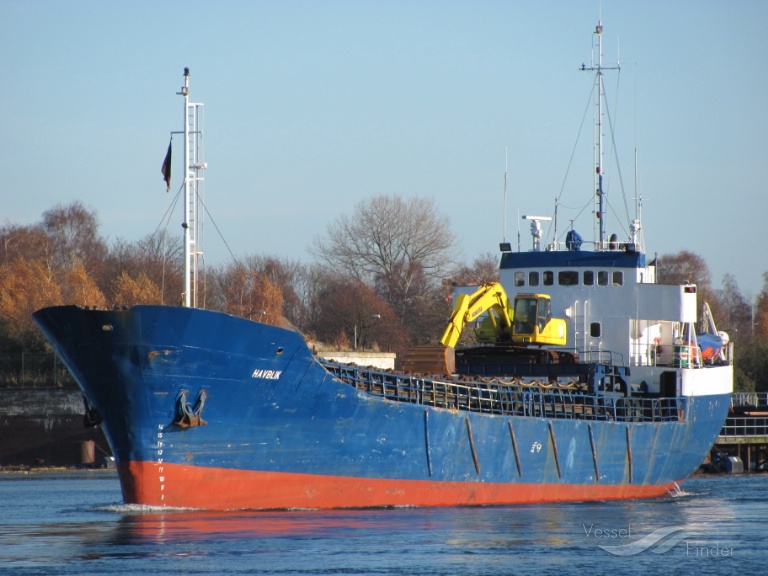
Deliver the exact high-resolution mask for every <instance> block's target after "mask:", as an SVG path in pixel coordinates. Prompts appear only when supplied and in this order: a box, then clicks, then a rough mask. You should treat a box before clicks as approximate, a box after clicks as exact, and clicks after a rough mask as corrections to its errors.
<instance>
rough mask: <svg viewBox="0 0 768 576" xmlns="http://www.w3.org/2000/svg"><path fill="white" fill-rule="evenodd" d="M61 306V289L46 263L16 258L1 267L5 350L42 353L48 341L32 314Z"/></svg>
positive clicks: (0, 302)
mask: <svg viewBox="0 0 768 576" xmlns="http://www.w3.org/2000/svg"><path fill="white" fill-rule="evenodd" d="M61 303H62V300H61V291H60V289H59V286H58V284H56V282H55V281H54V279H53V277H52V275H51V274H50V271H49V270H48V268H47V267H46V266H45V264H44V263H43V262H40V261H28V260H25V259H23V258H17V259H15V260H14V261H13V262H11V263H9V264H2V265H0V324H1V325H2V334H3V339H4V340H5V343H4V347H5V348H6V350H7V349H9V348H13V347H18V348H19V349H21V350H27V351H35V350H42V349H43V348H44V346H45V344H44V342H45V340H44V338H43V335H42V333H41V332H40V331H39V330H38V329H37V327H36V325H35V324H34V321H33V320H32V313H33V312H35V311H37V310H39V309H40V308H44V307H46V306H55V305H58V304H61Z"/></svg>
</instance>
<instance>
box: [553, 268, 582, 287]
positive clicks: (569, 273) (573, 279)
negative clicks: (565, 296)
mask: <svg viewBox="0 0 768 576" xmlns="http://www.w3.org/2000/svg"><path fill="white" fill-rule="evenodd" d="M557 283H558V284H560V286H575V285H577V284H578V283H579V273H578V272H576V271H574V270H565V271H563V272H558V273H557Z"/></svg>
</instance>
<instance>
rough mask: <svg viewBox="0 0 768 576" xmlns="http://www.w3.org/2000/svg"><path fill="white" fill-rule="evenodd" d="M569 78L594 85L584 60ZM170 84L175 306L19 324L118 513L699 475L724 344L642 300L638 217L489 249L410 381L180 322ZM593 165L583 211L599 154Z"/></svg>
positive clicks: (575, 496) (703, 316) (611, 494)
mask: <svg viewBox="0 0 768 576" xmlns="http://www.w3.org/2000/svg"><path fill="white" fill-rule="evenodd" d="M601 33H602V26H601V25H598V27H597V28H596V30H595V34H596V36H597V41H598V43H599V42H600V41H601ZM598 54H602V50H598ZM582 68H583V69H587V68H586V67H584V66H582ZM588 70H591V71H593V72H595V74H596V76H597V77H598V81H597V82H598V84H599V85H600V86H602V82H601V79H600V76H601V75H602V74H603V71H604V70H605V68H604V67H603V66H602V62H601V61H598V62H597V63H593V64H592V66H590V68H588ZM184 79H185V81H184V86H183V87H182V90H181V92H180V94H181V95H183V96H184V106H185V109H184V120H185V122H184V140H185V160H184V165H185V167H186V169H185V170H186V173H185V178H184V187H185V201H184V202H185V211H186V220H185V225H184V233H185V270H186V275H185V294H184V305H180V306H160V305H138V306H134V307H132V308H128V309H119V310H94V309H87V308H82V307H78V306H56V307H50V308H44V309H42V310H39V311H37V312H36V313H35V314H34V319H35V321H36V322H37V324H38V325H39V327H40V328H41V329H42V331H43V332H44V334H45V335H46V337H47V338H48V340H49V341H50V343H51V344H52V346H53V347H54V349H55V350H56V352H57V353H58V354H59V355H60V357H61V358H62V360H63V361H64V363H65V364H66V366H67V367H68V369H69V370H70V371H71V373H72V375H73V376H74V378H75V380H76V381H77V383H78V385H79V386H80V388H81V389H82V391H83V393H84V395H85V397H86V398H87V401H88V405H89V415H90V416H91V418H92V420H94V421H99V422H101V426H102V427H103V430H104V432H105V435H106V438H107V440H108V442H109V445H110V447H111V449H112V452H113V455H114V457H115V460H116V463H117V469H118V473H119V478H120V483H121V487H122V494H123V498H124V500H125V502H126V503H135V504H144V505H151V506H162V507H183V508H199V509H212V510H227V509H327V508H358V507H395V506H466V505H510V504H526V503H543V502H558V501H582V500H612V499H630V498H647V497H658V496H663V495H665V494H666V493H668V492H669V491H671V490H674V489H675V487H676V486H677V485H678V484H679V483H680V482H682V481H683V480H685V478H686V477H688V476H689V475H690V474H692V473H693V472H694V471H695V470H696V469H697V467H698V466H699V465H700V464H701V462H702V460H703V459H704V457H705V455H706V454H707V453H708V451H709V450H710V448H711V447H712V445H713V443H714V441H715V439H716V438H717V436H718V433H719V431H720V429H721V427H722V425H723V422H724V420H725V417H726V414H727V411H728V408H729V403H730V397H731V391H732V380H733V369H732V354H733V350H732V344H731V343H729V342H728V338H727V335H726V334H724V333H722V332H718V331H717V329H716V326H715V323H714V319H713V318H712V317H711V314H710V313H709V311H708V307H707V306H706V305H705V303H700V302H698V300H697V287H696V285H694V284H684V285H663V284H659V283H657V282H656V266H655V263H654V262H649V261H647V258H646V255H645V253H644V251H643V246H642V242H641V225H640V220H639V218H637V219H635V220H633V221H632V222H631V223H630V228H629V234H628V236H627V238H625V239H623V240H621V241H619V240H618V238H616V237H613V236H611V237H610V238H607V239H606V234H605V232H604V228H603V221H604V220H603V219H599V220H600V222H599V234H597V235H596V238H595V240H594V241H592V243H591V244H592V245H591V246H587V244H588V243H587V242H585V241H583V240H582V239H581V237H580V236H579V235H578V234H577V232H576V231H575V230H570V231H569V232H568V233H567V235H566V238H565V242H562V243H559V242H557V241H556V240H553V241H552V242H551V243H548V244H544V243H543V242H542V241H541V237H542V234H541V223H542V221H546V220H547V218H545V217H537V216H527V217H526V219H527V220H529V221H530V223H531V234H532V240H531V242H532V247H531V249H526V250H520V249H519V248H518V250H517V251H513V250H512V249H511V246H510V245H509V244H508V243H507V242H503V243H502V244H501V246H500V249H501V256H500V281H499V282H496V283H491V284H487V285H484V286H480V287H474V288H472V289H467V290H464V291H461V290H459V291H457V294H456V297H455V306H454V310H453V315H452V316H451V318H450V319H449V320H448V321H447V326H446V330H445V333H444V334H443V337H442V339H441V344H440V346H439V347H433V348H432V349H431V360H430V361H429V362H427V363H426V364H427V365H428V367H427V368H424V366H421V367H420V365H419V363H418V362H417V361H416V360H414V358H418V354H414V355H412V357H411V359H410V364H409V367H410V368H409V369H408V370H400V371H395V370H381V369H374V368H370V367H361V366H356V365H354V364H344V363H340V362H334V361H330V360H325V359H322V358H319V357H318V356H316V355H315V354H313V352H312V350H311V349H310V347H309V346H308V345H307V342H306V341H305V340H304V338H303V337H302V335H301V334H300V333H298V332H297V331H294V330H290V329H286V328H282V327H277V326H272V325H267V324H264V323H261V322H257V321H252V320H248V319H244V318H239V317H234V316H231V315H228V314H225V313H221V312H216V311H210V310H205V309H201V308H198V307H196V306H195V297H194V285H195V283H194V278H195V262H196V256H195V254H196V253H197V250H196V246H195V241H196V238H195V236H196V221H197V218H196V214H195V209H196V202H195V200H194V195H195V193H196V191H197V187H198V186H200V183H201V182H202V176H201V171H202V170H204V169H205V163H204V162H202V161H201V157H200V146H199V141H198V137H199V134H200V127H199V126H198V125H197V123H196V122H197V120H196V117H197V116H196V115H197V110H198V108H199V107H200V106H201V105H198V104H192V103H190V102H189V73H188V70H185V75H184ZM599 116H601V114H600V115H599ZM598 121H599V120H598ZM598 133H601V129H598ZM595 158H596V170H595V173H596V189H597V195H596V198H597V200H596V201H599V206H598V207H597V211H598V212H602V211H603V209H604V206H603V200H604V197H605V194H604V191H603V190H602V177H603V170H602V151H601V150H600V151H599V153H598V154H596V156H595ZM700 320H706V321H707V322H700ZM700 323H705V324H707V326H708V328H707V330H705V331H703V332H702V331H699V332H697V325H698V324H700ZM473 329H474V338H473V340H474V341H473V342H472V343H470V344H468V345H463V346H462V345H459V342H461V341H462V335H464V336H463V337H464V340H466V337H467V336H466V335H467V334H468V332H469V331H471V330H473ZM427 355H428V356H429V355H430V354H429V353H428V354H427Z"/></svg>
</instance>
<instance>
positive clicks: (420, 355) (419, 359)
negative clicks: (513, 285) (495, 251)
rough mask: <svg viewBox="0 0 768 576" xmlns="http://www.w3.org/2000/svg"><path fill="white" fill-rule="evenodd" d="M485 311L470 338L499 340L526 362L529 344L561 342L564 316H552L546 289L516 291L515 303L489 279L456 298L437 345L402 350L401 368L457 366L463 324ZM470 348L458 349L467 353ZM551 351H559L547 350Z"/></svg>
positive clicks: (508, 352) (445, 368) (443, 371)
mask: <svg viewBox="0 0 768 576" xmlns="http://www.w3.org/2000/svg"><path fill="white" fill-rule="evenodd" d="M485 312H488V315H487V316H486V317H485V318H483V320H482V321H481V322H480V326H479V327H477V328H476V329H475V339H476V340H477V342H479V343H481V344H499V345H501V346H503V347H504V351H505V352H504V354H505V355H507V356H509V357H510V358H511V357H512V356H514V355H515V354H517V355H518V357H519V358H521V357H522V355H525V356H526V360H525V362H531V361H533V360H531V359H530V358H529V357H533V356H537V355H536V354H533V356H531V354H530V352H531V350H530V348H529V347H531V346H534V347H540V346H544V345H550V346H565V340H566V336H565V334H566V330H565V320H562V319H560V318H552V304H551V301H550V298H549V296H548V295H547V294H518V295H517V296H515V301H514V306H512V305H511V304H510V301H509V297H508V296H507V293H506V291H505V290H504V288H503V287H502V285H501V284H499V283H498V282H490V283H488V284H484V285H483V286H481V287H480V288H478V289H477V290H476V291H475V292H474V293H472V294H461V295H460V296H458V297H457V298H456V303H455V304H454V307H453V313H452V314H451V319H450V321H449V322H448V326H447V327H446V329H445V333H444V334H443V337H442V338H441V339H440V344H441V346H415V347H413V348H411V349H410V350H409V351H408V352H407V353H406V354H405V356H404V358H403V363H402V369H403V370H405V371H407V372H414V373H422V374H423V373H438V374H453V373H454V372H456V358H455V354H454V348H455V347H456V344H457V343H458V341H459V338H460V337H461V334H462V332H463V331H464V327H465V326H466V325H467V324H470V323H471V322H474V321H475V320H477V319H478V318H479V317H480V316H482V315H483V313H485ZM470 352H471V350H464V351H462V355H463V356H464V357H466V356H467V355H468V354H469V353H470ZM551 354H555V355H556V356H558V357H559V356H562V355H563V354H566V353H562V354H557V353H554V352H552V351H550V354H545V355H544V357H545V358H550V355H551Z"/></svg>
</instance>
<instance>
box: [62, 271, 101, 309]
mask: <svg viewBox="0 0 768 576" xmlns="http://www.w3.org/2000/svg"><path fill="white" fill-rule="evenodd" d="M57 276H58V277H59V286H60V289H61V297H62V301H63V302H65V303H67V304H77V305H78V306H89V307H96V308H105V307H106V306H107V299H106V298H105V297H104V294H103V293H102V291H101V290H100V289H99V287H98V286H97V285H96V282H95V281H94V280H93V278H91V277H90V276H88V273H87V272H86V271H85V266H83V265H82V264H77V265H75V266H74V267H73V268H65V269H64V270H61V271H59V273H58V274H57Z"/></svg>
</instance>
